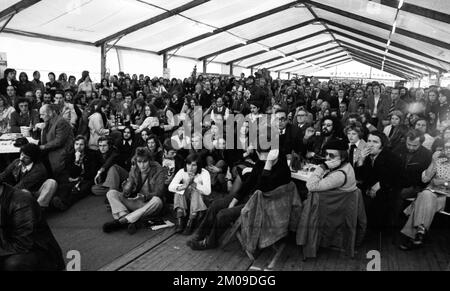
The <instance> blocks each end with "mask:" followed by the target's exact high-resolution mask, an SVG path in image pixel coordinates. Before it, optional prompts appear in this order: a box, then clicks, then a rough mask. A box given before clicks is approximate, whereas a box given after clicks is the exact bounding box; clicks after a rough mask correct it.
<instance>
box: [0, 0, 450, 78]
mask: <svg viewBox="0 0 450 291" xmlns="http://www.w3.org/2000/svg"><path fill="white" fill-rule="evenodd" d="M449 23H450V1H448V0H428V1H419V0H405V1H403V0H401V1H396V0H393V1H391V0H373V1H368V0H358V1H357V0H315V1H309V0H307V1H292V0H263V1H261V0H244V1H242V0H227V1H224V0H171V1H164V0H69V1H67V0H19V1H18V0H2V1H0V31H1V33H0V52H2V51H6V50H7V51H8V53H9V54H10V55H13V56H14V50H15V48H16V49H17V50H18V51H24V50H26V49H29V54H30V55H29V56H22V58H25V59H26V58H34V60H35V61H36V62H39V61H42V62H44V61H45V62H48V60H51V59H52V58H53V57H54V58H56V60H57V61H58V58H61V57H60V56H56V55H57V54H56V53H53V54H49V56H47V57H41V56H36V55H33V50H32V47H33V45H32V44H33V42H31V45H30V48H27V42H28V39H29V38H30V37H31V38H35V39H36V41H39V44H42V43H47V44H49V46H50V44H54V46H53V47H52V48H50V47H49V48H48V50H49V51H50V52H51V51H52V50H55V47H56V49H58V46H59V49H63V50H65V52H64V54H63V55H65V59H66V61H67V60H68V59H74V60H75V61H76V64H78V65H74V66H75V67H74V68H73V69H72V71H81V68H79V66H84V67H87V68H92V69H91V71H93V72H98V73H99V74H100V73H102V74H104V73H105V72H106V70H107V69H109V70H110V71H114V72H116V71H118V70H127V69H129V70H131V69H135V66H129V67H127V66H128V64H130V63H134V64H139V65H140V66H141V67H142V69H141V70H140V71H139V72H142V73H145V72H146V68H150V67H151V68H158V69H157V70H156V71H155V70H153V72H155V74H158V73H159V74H162V73H163V65H164V67H169V68H170V70H171V73H172V75H175V76H181V75H184V76H186V75H188V74H189V73H190V72H188V71H187V70H192V67H193V66H194V65H197V66H198V67H199V71H201V70H202V68H203V67H206V66H208V69H207V70H208V72H214V73H229V72H232V73H234V74H237V73H240V72H248V71H250V70H254V69H259V68H268V69H269V70H270V71H272V72H275V73H280V74H282V75H281V76H286V75H287V74H288V75H290V74H299V75H303V74H307V75H314V74H315V73H317V72H323V71H326V69H328V68H331V67H335V66H339V65H341V64H344V63H348V62H358V63H360V64H364V65H367V66H370V67H373V68H375V69H381V70H383V71H384V72H386V73H389V74H390V76H392V75H394V76H397V77H400V78H402V79H406V80H413V79H421V78H423V77H427V76H428V77H429V76H432V75H433V76H438V77H439V76H441V75H442V74H443V73H445V72H448V71H449V70H450V43H449V42H448V40H449V39H450V24H449ZM7 43H9V46H8V44H7ZM17 44H23V45H24V47H20V48H19V47H18V45H17ZM11 46H13V47H11ZM81 51H83V52H81ZM80 56H81V57H80ZM11 58H14V57H11ZM17 58H18V56H17ZM63 59H64V58H63ZM21 61H23V60H21ZM62 62H64V61H63V60H62ZM175 62H176V63H175ZM183 62H184V63H185V67H188V68H189V69H183V70H179V69H177V68H178V67H179V66H178V64H181V63H183ZM171 64H176V65H171ZM24 69H30V70H31V69H32V68H28V67H27V68H24ZM48 69H49V70H50V69H51V68H48ZM53 70H54V69H53ZM127 71H128V70H127ZM133 72H134V71H133Z"/></svg>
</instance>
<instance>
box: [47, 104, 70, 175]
mask: <svg viewBox="0 0 450 291" xmlns="http://www.w3.org/2000/svg"><path fill="white" fill-rule="evenodd" d="M39 113H40V116H41V119H42V120H43V121H44V125H43V126H42V125H39V126H40V127H42V128H41V130H42V132H41V143H40V144H41V146H40V148H41V150H42V151H43V152H44V153H45V155H46V156H47V157H48V162H49V164H50V170H51V171H52V173H53V174H58V173H60V172H61V171H62V170H64V168H65V162H66V158H67V156H68V153H69V152H70V149H71V148H72V143H73V131H72V127H71V126H70V124H69V122H67V121H66V120H65V119H64V118H62V117H61V116H58V115H57V114H56V111H55V109H54V107H53V105H47V104H45V105H43V106H42V107H41V109H40V110H39Z"/></svg>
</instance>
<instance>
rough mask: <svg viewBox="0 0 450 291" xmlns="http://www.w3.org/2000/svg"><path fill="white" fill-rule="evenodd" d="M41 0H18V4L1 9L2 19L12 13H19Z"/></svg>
mask: <svg viewBox="0 0 450 291" xmlns="http://www.w3.org/2000/svg"><path fill="white" fill-rule="evenodd" d="M40 1H41V0H22V1H19V2H17V3H16V4H14V5H12V6H10V7H8V8H6V9H4V10H3V11H0V20H2V19H3V18H4V17H7V16H9V15H11V14H17V13H19V12H20V11H22V10H25V9H27V8H29V7H31V6H33V5H34V4H36V3H38V2H40Z"/></svg>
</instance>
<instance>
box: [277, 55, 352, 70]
mask: <svg viewBox="0 0 450 291" xmlns="http://www.w3.org/2000/svg"><path fill="white" fill-rule="evenodd" d="M343 57H346V55H340V56H337V57H334V58H331V59H328V60H326V61H323V62H320V63H316V64H314V65H316V66H319V65H321V64H325V63H327V62H330V61H334V60H337V59H342V58H343ZM302 65H308V66H307V67H305V69H306V68H310V67H314V65H312V64H311V65H310V64H308V63H307V64H299V65H295V66H292V67H288V68H284V69H281V70H280V71H285V70H290V69H292V68H296V67H299V66H302Z"/></svg>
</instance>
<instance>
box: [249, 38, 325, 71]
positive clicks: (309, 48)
mask: <svg viewBox="0 0 450 291" xmlns="http://www.w3.org/2000/svg"><path fill="white" fill-rule="evenodd" d="M332 42H334V40H329V41H325V42H322V43H318V44H316V45H313V46H310V47H308V48H304V49H301V50H298V51H295V52H292V53H288V54H286V57H290V56H293V55H296V54H299V53H302V52H306V51H309V50H312V49H315V48H318V47H321V46H324V45H327V44H330V43H332ZM283 58H284V57H282V56H279V57H275V58H271V59H268V60H265V61H262V62H259V63H256V64H252V65H249V66H247V68H251V67H256V66H260V65H264V64H267V63H270V62H273V61H276V60H280V59H283Z"/></svg>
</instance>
